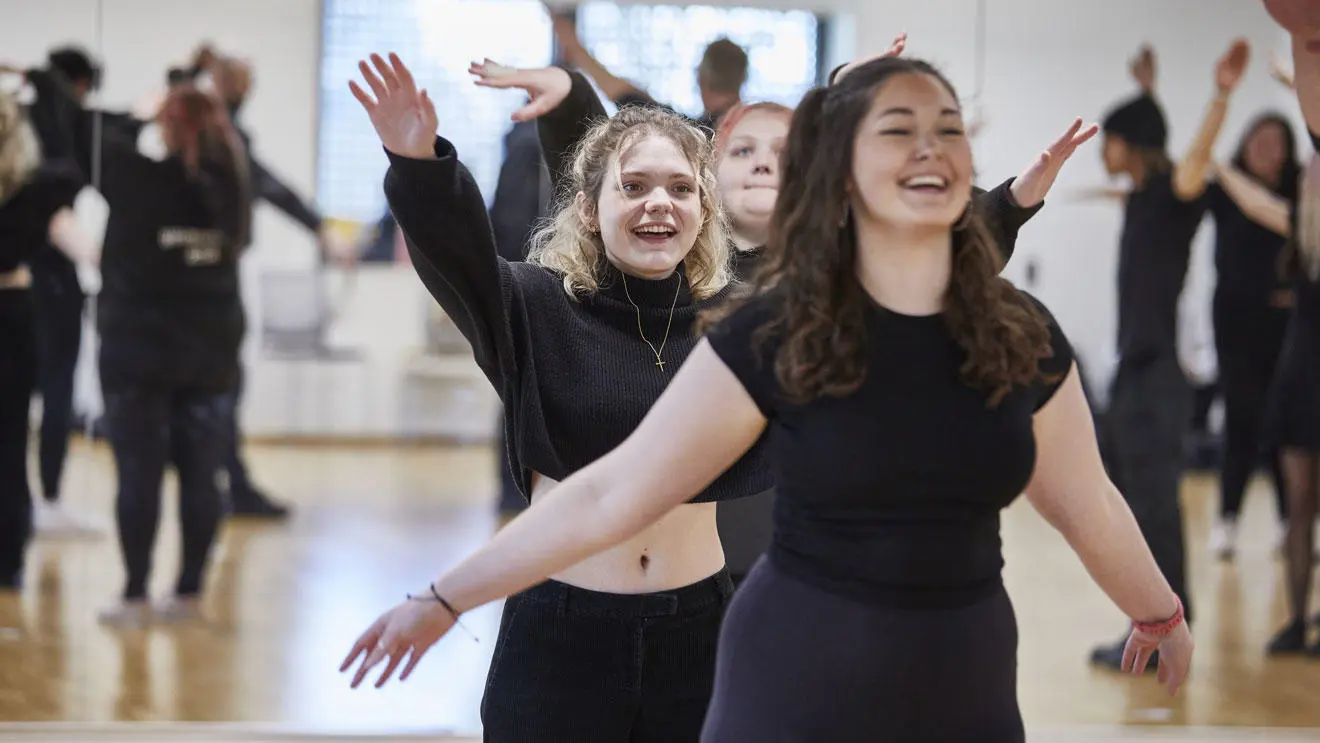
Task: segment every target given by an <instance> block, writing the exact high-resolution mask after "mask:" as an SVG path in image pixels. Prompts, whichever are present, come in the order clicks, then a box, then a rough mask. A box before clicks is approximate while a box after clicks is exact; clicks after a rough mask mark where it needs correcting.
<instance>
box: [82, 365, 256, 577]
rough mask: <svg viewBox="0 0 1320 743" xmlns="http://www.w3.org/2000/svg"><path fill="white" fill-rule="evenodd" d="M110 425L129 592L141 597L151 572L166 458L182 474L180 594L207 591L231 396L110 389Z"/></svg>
mask: <svg viewBox="0 0 1320 743" xmlns="http://www.w3.org/2000/svg"><path fill="white" fill-rule="evenodd" d="M104 396H105V427H106V432H107V434H108V436H109V439H110V446H111V448H112V449H113V451H114V457H115V466H116V468H117V470H118V474H119V494H118V499H117V501H116V503H115V513H116V516H117V522H118V528H119V546H120V549H121V550H122V551H123V557H124V567H125V572H127V574H128V579H127V582H126V585H125V587H124V598H125V599H128V600H134V599H142V598H145V597H146V594H147V583H148V580H149V579H150V577H151V558H152V551H153V549H154V548H155V545H156V530H157V526H158V524H159V522H160V505H161V480H162V478H163V477H164V474H165V467H166V465H167V464H170V463H172V464H173V465H174V469H175V472H176V473H177V474H178V478H179V517H180V521H181V525H182V533H183V539H182V542H183V555H182V560H181V569H180V572H179V578H178V582H177V584H176V586H175V594H176V595H178V596H195V595H197V594H199V593H200V592H201V589H202V585H203V581H204V579H205V572H206V563H207V559H208V558H209V557H210V554H211V545H212V543H213V542H214V541H215V535H216V531H217V530H218V528H219V525H220V512H221V503H220V497H221V494H220V488H219V485H218V483H217V478H218V477H219V475H220V473H221V472H222V471H223V469H224V462H225V443H226V440H227V439H226V434H227V432H228V430H229V426H230V422H229V419H230V418H232V417H233V406H232V400H233V398H232V396H231V395H226V394H217V393H214V392H200V391H195V390H188V389H181V388H176V389H169V388H161V387H147V386H143V387H135V388H127V389H108V390H106V391H105V395H104Z"/></svg>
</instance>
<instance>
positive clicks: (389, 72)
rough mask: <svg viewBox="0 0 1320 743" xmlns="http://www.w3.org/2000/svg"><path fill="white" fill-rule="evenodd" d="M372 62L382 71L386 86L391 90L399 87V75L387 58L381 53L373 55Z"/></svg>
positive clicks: (381, 75) (377, 69)
mask: <svg viewBox="0 0 1320 743" xmlns="http://www.w3.org/2000/svg"><path fill="white" fill-rule="evenodd" d="M371 64H372V65H373V66H374V67H375V68H376V71H377V72H379V73H380V77H381V79H382V80H384V81H385V88H386V90H389V91H391V92H392V91H395V90H398V89H399V77H398V76H397V75H395V74H394V69H393V68H391V67H390V65H389V64H388V63H387V62H386V61H385V58H384V57H382V56H380V55H379V54H373V55H371Z"/></svg>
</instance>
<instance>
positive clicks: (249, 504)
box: [228, 489, 290, 520]
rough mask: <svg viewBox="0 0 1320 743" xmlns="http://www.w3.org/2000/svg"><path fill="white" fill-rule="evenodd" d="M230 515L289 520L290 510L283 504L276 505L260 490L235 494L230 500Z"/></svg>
mask: <svg viewBox="0 0 1320 743" xmlns="http://www.w3.org/2000/svg"><path fill="white" fill-rule="evenodd" d="M228 505H229V514H230V515H231V516H244V517H248V518H261V519H277V520H278V519H287V518H288V517H289V516H290V509H289V507H288V506H286V505H284V504H282V503H276V502H275V501H272V500H271V499H270V498H268V497H266V494H265V493H263V492H261V491H260V490H256V489H253V490H248V491H246V492H242V493H234V494H233V496H232V497H231V498H230V500H229V504H228Z"/></svg>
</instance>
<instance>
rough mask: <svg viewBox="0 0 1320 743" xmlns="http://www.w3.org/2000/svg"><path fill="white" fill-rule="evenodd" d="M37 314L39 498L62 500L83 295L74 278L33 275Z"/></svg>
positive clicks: (46, 272) (71, 418)
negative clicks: (39, 406) (39, 402)
mask: <svg viewBox="0 0 1320 743" xmlns="http://www.w3.org/2000/svg"><path fill="white" fill-rule="evenodd" d="M32 299H33V302H34V304H35V307H36V313H37V369H38V374H37V392H38V394H40V395H41V439H40V441H41V448H40V449H39V454H38V459H39V461H40V464H41V469H40V472H41V493H42V496H43V497H45V499H46V500H47V501H54V500H56V499H57V498H59V496H60V480H61V478H62V477H63V475H64V460H65V458H66V457H67V455H68V453H69V435H70V434H71V433H72V429H73V378H74V370H75V369H76V368H77V366H78V350H79V348H80V347H81V345H82V331H83V304H84V297H83V293H82V289H81V288H80V287H79V286H78V279H77V276H76V275H73V276H69V275H66V274H65V273H63V272H51V271H49V270H47V271H38V270H35V269H34V270H33V283H32Z"/></svg>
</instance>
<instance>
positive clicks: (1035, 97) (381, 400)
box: [0, 0, 1296, 435]
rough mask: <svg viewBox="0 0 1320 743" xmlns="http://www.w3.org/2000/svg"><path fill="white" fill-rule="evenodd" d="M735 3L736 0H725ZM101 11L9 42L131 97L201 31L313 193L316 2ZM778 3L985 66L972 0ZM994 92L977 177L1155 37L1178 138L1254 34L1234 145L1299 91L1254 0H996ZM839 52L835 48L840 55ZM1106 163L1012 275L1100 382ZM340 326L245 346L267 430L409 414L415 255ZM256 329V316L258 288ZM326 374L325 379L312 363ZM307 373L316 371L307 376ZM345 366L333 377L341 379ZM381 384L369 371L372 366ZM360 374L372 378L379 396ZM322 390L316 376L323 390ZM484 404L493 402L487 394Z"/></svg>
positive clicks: (1098, 88)
mask: <svg viewBox="0 0 1320 743" xmlns="http://www.w3.org/2000/svg"><path fill="white" fill-rule="evenodd" d="M712 1H713V2H717V3H721V4H733V3H727V2H726V0H712ZM103 3H104V5H103V8H102V10H103V16H104V26H103V32H102V34H101V37H100V39H98V38H97V36H96V33H95V32H96V23H95V11H96V9H97V3H96V0H46V1H45V2H44V3H42V4H41V10H38V9H37V8H38V4H37V3H32V2H29V1H28V0H0V17H3V18H4V22H3V24H0V49H2V50H4V51H3V52H0V56H4V57H7V58H10V59H15V60H16V61H19V62H29V63H30V62H35V61H38V60H39V59H40V57H41V54H42V53H43V52H44V50H45V49H46V48H47V47H48V46H49V45H50V44H52V43H55V42H58V41H65V40H75V41H81V42H83V43H86V44H88V45H89V46H93V47H96V46H102V47H103V51H102V56H103V58H105V59H106V60H107V65H106V66H107V74H106V78H105V89H104V91H103V94H102V98H103V100H104V101H105V102H106V104H107V105H110V106H120V107H122V106H127V105H129V104H131V103H132V102H133V101H135V100H138V99H139V98H140V97H141V96H142V95H143V94H144V93H145V92H147V91H149V90H151V89H153V88H154V87H155V86H158V85H159V84H160V79H161V75H162V70H163V68H164V67H165V66H166V65H168V64H170V63H174V62H179V61H182V60H183V59H185V58H186V57H187V55H188V53H189V52H190V51H191V49H192V48H193V46H194V45H195V44H196V43H197V41H199V40H201V39H209V40H211V41H213V42H214V43H215V44H217V45H218V46H219V47H220V48H222V49H225V50H228V51H232V52H233V53H236V54H239V55H241V56H245V57H248V58H250V59H251V60H252V61H253V63H254V64H255V67H256V70H257V87H256V89H255V92H254V94H253V96H252V99H251V101H250V103H249V104H248V107H247V108H246V109H245V110H244V112H243V120H244V123H245V124H246V125H247V127H248V128H249V129H250V131H251V132H252V134H253V137H254V147H255V151H256V153H257V155H258V156H259V157H261V158H262V159H263V160H264V161H265V162H266V163H267V164H268V165H269V166H270V167H271V168H272V169H273V170H275V171H276V172H278V173H279V174H280V175H282V176H283V177H284V178H285V179H287V181H288V182H289V183H290V184H291V185H293V186H294V187H295V188H297V189H299V190H301V191H303V192H304V193H308V194H311V193H312V191H313V184H314V174H315V161H314V160H315V151H316V146H315V145H316V142H315V137H316V98H317V87H318V81H317V74H318V71H317V70H318V68H317V57H318V46H319V37H320V25H319V23H320V20H319V3H318V2H316V0H226V2H224V3H206V4H196V3H178V2H172V1H171V0H103ZM756 4H759V5H764V6H768V7H809V8H812V9H814V10H818V11H822V12H838V13H840V14H841V15H840V16H839V21H840V25H839V27H837V28H836V29H835V34H834V36H835V37H836V41H835V43H836V47H835V49H834V50H833V51H834V53H833V54H832V55H831V56H832V57H834V58H835V59H836V60H837V59H838V58H840V57H842V56H847V55H849V54H851V53H852V52H853V51H854V50H855V51H856V52H857V53H864V52H869V51H873V50H878V49H881V48H883V47H885V46H887V45H888V43H889V41H890V39H891V38H892V37H893V35H894V34H895V33H896V32H898V31H900V30H906V31H908V33H909V34H910V41H909V54H911V55H917V56H922V57H926V58H929V59H931V60H932V61H934V62H936V63H938V64H939V65H941V66H942V67H943V68H944V69H945V70H946V71H947V72H948V74H949V75H950V76H951V78H952V79H953V81H954V83H955V85H957V86H958V87H959V89H960V91H961V92H962V93H963V94H964V96H967V97H970V96H972V95H973V94H974V93H975V92H976V91H975V81H976V79H977V65H978V63H977V59H976V51H975V50H976V38H977V36H976V9H977V5H978V2H977V0H925V1H924V2H921V3H913V2H899V1H898V0H809V1H807V2H794V1H793V0H762V1H761V2H758V3H756ZM984 4H985V6H986V7H987V16H986V28H987V44H986V58H985V64H984V69H983V73H984V79H985V88H984V91H982V93H983V95H982V97H981V98H980V100H979V101H974V103H979V104H980V105H981V106H983V108H984V110H985V113H986V116H987V118H988V122H989V125H988V127H987V128H986V129H985V131H984V133H983V134H982V135H981V138H980V140H979V141H978V142H977V156H978V167H979V169H980V171H981V174H982V181H983V182H985V183H994V182H998V181H999V180H1001V179H1003V178H1005V177H1007V176H1010V175H1014V174H1016V173H1018V172H1019V171H1020V170H1021V169H1022V167H1023V166H1024V165H1025V164H1026V163H1027V162H1029V161H1030V159H1031V158H1032V157H1034V156H1035V155H1036V154H1037V153H1038V152H1039V150H1040V149H1041V148H1042V147H1044V146H1045V145H1046V144H1047V143H1048V142H1050V141H1051V140H1052V139H1053V138H1054V137H1056V136H1057V135H1058V134H1059V133H1060V132H1061V131H1062V129H1063V128H1064V127H1065V126H1067V124H1068V123H1069V122H1070V121H1071V120H1072V118H1073V117H1074V116H1084V117H1087V118H1088V119H1090V120H1094V119H1097V118H1099V117H1100V116H1102V115H1103V113H1104V112H1105V110H1106V109H1107V108H1108V107H1109V106H1110V105H1112V104H1113V103H1114V102H1116V101H1118V100H1119V99H1121V98H1122V97H1124V96H1126V95H1128V94H1130V93H1131V92H1132V90H1133V86H1132V83H1131V81H1130V79H1129V78H1128V76H1127V66H1126V60H1127V59H1128V58H1129V56H1130V55H1131V54H1132V53H1133V52H1134V51H1135V49H1136V48H1137V47H1138V46H1139V45H1140V44H1141V43H1143V42H1150V43H1152V44H1154V45H1155V47H1156V49H1157V51H1158V52H1159V53H1160V83H1161V86H1160V93H1161V97H1162V99H1163V102H1164V104H1165V107H1166V111H1167V114H1168V117H1169V120H1170V126H1171V130H1172V131H1171V138H1170V145H1171V150H1172V151H1173V152H1175V153H1176V152H1180V151H1182V150H1183V149H1184V148H1185V147H1186V145H1187V143H1188V142H1189V141H1190V139H1191V137H1192V136H1193V133H1194V131H1195V128H1196V126H1197V125H1198V122H1199V116H1200V115H1201V112H1202V110H1203V108H1204V106H1205V103H1206V102H1207V101H1208V99H1209V96H1210V94H1211V87H1212V85H1211V68H1212V65H1213V63H1214V60H1215V59H1216V57H1217V56H1218V55H1219V54H1220V53H1221V51H1222V50H1223V49H1224V48H1225V47H1226V46H1227V44H1228V42H1229V40H1230V39H1231V38H1232V37H1233V36H1235V35H1239V34H1240V35H1244V36H1246V37H1248V38H1249V39H1250V40H1251V41H1252V42H1253V43H1254V44H1255V46H1256V51H1255V54H1254V57H1253V60H1252V67H1251V69H1250V71H1249V73H1248V76H1247V79H1246V81H1245V82H1244V83H1243V86H1242V89H1241V92H1240V93H1239V94H1238V96H1237V97H1236V99H1235V101H1234V105H1233V108H1232V111H1231V113H1230V116H1229V120H1228V123H1227V125H1226V127H1225V130H1224V135H1223V137H1222V140H1221V148H1220V150H1221V152H1222V153H1225V154H1226V153H1227V152H1228V151H1229V150H1230V149H1231V148H1232V146H1233V144H1234V143H1235V142H1236V140H1237V138H1238V136H1239V135H1240V133H1241V130H1242V128H1243V126H1244V123H1245V121H1246V119H1247V118H1249V117H1250V116H1252V115H1254V114H1255V113H1256V112H1257V111H1258V110H1260V109H1262V108H1264V107H1266V106H1272V107H1277V108H1281V109H1283V110H1285V111H1288V112H1294V111H1295V109H1296V105H1295V103H1294V102H1292V99H1291V98H1290V97H1289V96H1287V95H1286V94H1284V93H1283V92H1282V91H1281V90H1280V89H1279V88H1278V86H1277V85H1275V84H1274V83H1272V82H1271V81H1270V80H1269V79H1268V77H1267V74H1266V72H1267V64H1268V49H1269V48H1271V47H1274V46H1275V45H1278V47H1279V48H1280V49H1283V47H1282V40H1283V36H1282V35H1281V34H1280V33H1279V32H1278V31H1277V29H1276V28H1275V27H1274V26H1273V25H1272V24H1271V22H1270V21H1269V19H1268V17H1267V16H1266V14H1265V13H1264V11H1263V10H1261V8H1260V6H1259V4H1258V3H1257V2H1254V0H1161V2H1158V3H1151V2H1148V0H1110V2H1104V3H1100V2H1057V1H1056V0H985V2H984ZM831 61H834V60H831ZM1105 182H1106V178H1105V176H1104V174H1103V172H1102V170H1101V167H1100V163H1099V148H1098V146H1096V145H1092V146H1088V147H1087V148H1085V149H1083V150H1082V151H1081V152H1079V153H1078V154H1077V157H1076V158H1075V159H1074V161H1073V162H1071V163H1069V165H1068V167H1067V168H1066V169H1065V171H1064V173H1063V175H1062V177H1061V178H1060V180H1059V183H1058V184H1057V186H1056V190H1055V193H1054V196H1053V198H1052V199H1051V201H1050V205H1049V207H1048V208H1047V209H1046V210H1044V211H1043V212H1042V213H1041V214H1040V215H1038V216H1037V217H1036V218H1035V220H1033V222H1032V223H1031V225H1029V226H1028V228H1027V229H1026V230H1025V231H1024V233H1023V235H1022V240H1021V242H1020V244H1019V248H1018V256H1017V257H1016V258H1015V259H1014V261H1013V262H1012V264H1011V265H1010V266H1009V269H1008V274H1009V275H1010V276H1011V277H1012V278H1014V279H1015V280H1019V281H1021V280H1022V279H1023V278H1024V275H1025V267H1026V265H1027V264H1028V263H1029V262H1030V261H1033V260H1034V261H1036V262H1037V264H1038V267H1039V271H1038V284H1037V285H1036V286H1034V287H1032V289H1033V291H1035V292H1036V293H1037V294H1038V295H1039V296H1040V297H1041V298H1042V299H1043V300H1044V301H1045V302H1046V303H1047V304H1048V305H1049V306H1050V307H1051V309H1052V310H1054V312H1055V314H1056V315H1057V316H1058V317H1059V319H1060V321H1061V322H1062V323H1063V325H1064V326H1065V328H1066V329H1067V331H1068V332H1069V334H1070V335H1071V337H1072V339H1073V341H1074V344H1075V345H1076V346H1077V347H1078V349H1079V351H1080V352H1081V353H1082V354H1083V355H1084V357H1085V359H1086V360H1087V361H1088V362H1089V366H1090V368H1089V372H1090V376H1091V377H1092V379H1093V381H1095V382H1098V383H1099V382H1103V381H1104V380H1105V379H1107V377H1108V374H1109V363H1110V355H1111V353H1112V347H1113V340H1112V339H1113V335H1114V327H1115V301H1114V283H1115V268H1114V266H1115V259H1116V253H1117V237H1118V230H1119V226H1120V212H1119V209H1118V208H1116V207H1114V206H1103V205H1101V206H1092V205H1079V204H1072V203H1068V199H1067V193H1068V191H1070V190H1074V189H1077V188H1079V187H1083V186H1090V185H1100V184H1104V183H1105ZM1210 233H1211V228H1210V227H1209V226H1207V227H1206V229H1204V230H1203V233H1202V236H1201V237H1202V244H1201V247H1200V249H1199V252H1198V254H1197V257H1196V259H1195V261H1194V263H1195V268H1194V271H1193V277H1192V279H1191V280H1190V285H1189V291H1188V292H1187V295H1186V300H1187V302H1188V303H1190V304H1193V305H1198V304H1204V303H1205V301H1206V299H1207V297H1208V290H1209V286H1210V284H1211V281H1212V278H1213V277H1212V271H1210V270H1209V269H1208V266H1209V262H1208V244H1207V243H1206V240H1207V239H1208V238H1209V237H1210ZM255 234H256V239H257V242H256V245H255V246H254V249H253V252H252V254H251V255H250V256H249V258H248V259H247V260H246V263H245V265H244V273H245V280H246V281H247V291H248V294H249V296H250V298H251V299H253V300H255V298H256V297H255V293H256V288H257V284H258V282H257V278H258V276H259V274H260V273H261V272H262V271H263V270H264V269H267V268H270V267H281V266H282V267H307V266H310V265H311V262H312V256H313V244H312V241H311V239H310V237H309V236H308V235H307V234H306V233H305V231H303V230H302V229H301V228H300V227H298V226H296V225H294V224H293V223H291V222H289V221H288V220H287V219H285V218H284V217H283V216H282V215H280V214H278V213H276V212H275V211H274V210H273V209H271V208H270V207H266V206H263V207H262V208H261V209H260V210H259V212H258V216H257V225H256V233H255ZM351 296H352V301H351V302H350V303H349V305H348V306H347V311H346V316H345V319H344V321H343V323H341V325H340V327H339V330H338V334H337V337H336V342H337V343H339V344H344V345H350V346H358V347H361V348H364V349H366V356H367V357H368V362H369V363H367V364H364V365H359V366H357V367H353V368H345V367H337V368H336V369H335V370H330V371H326V370H324V369H323V370H320V371H316V372H313V371H309V369H308V368H307V366H306V365H288V364H280V363H274V362H267V361H263V360H262V359H260V358H259V357H258V356H257V354H255V352H253V350H252V349H249V359H250V362H251V367H250V368H251V377H252V385H251V388H250V395H249V398H250V399H249V400H248V403H247V405H246V409H245V422H246V424H247V427H248V429H249V431H250V432H251V433H253V434H262V433H288V432H303V433H307V432H319V433H325V434H336V433H337V434H348V435H374V434H391V433H399V432H400V431H402V430H404V429H405V428H406V423H405V416H404V415H403V412H402V411H403V409H404V408H406V406H407V405H408V403H407V396H406V395H404V394H403V393H402V391H401V390H400V389H399V384H398V379H399V377H400V376H401V369H402V367H403V365H404V363H405V362H404V361H401V359H403V358H405V357H406V356H407V355H408V353H409V350H410V349H414V348H416V347H417V346H420V344H421V342H422V338H421V327H420V322H419V319H420V315H419V312H418V311H416V310H414V309H413V308H414V307H417V306H418V305H419V304H423V303H424V302H425V301H426V297H425V294H424V293H423V292H422V291H421V289H420V287H419V285H418V284H417V282H416V281H415V280H414V279H412V278H411V276H410V273H409V272H408V271H407V270H402V271H399V270H397V269H395V272H394V273H391V269H375V268H373V269H366V270H365V271H364V274H363V276H362V277H360V279H359V282H358V285H357V287H356V289H355V291H354V292H353V294H352V295H351ZM249 306H250V307H252V310H253V316H252V318H251V320H252V325H253V327H254V328H255V327H258V326H259V324H260V319H261V318H260V306H259V303H257V302H255V301H252V302H250V304H249ZM309 375H313V376H309ZM309 379H314V380H319V381H318V382H317V384H312V383H311V382H309V381H308V380H309ZM332 380H337V381H332ZM368 380H369V381H368ZM358 384H369V385H370V388H371V389H372V390H373V392H372V394H371V396H370V397H369V398H366V399H364V397H363V395H362V394H360V393H359V389H360V388H358V387H357V385H358ZM318 387H319V390H318ZM478 407H480V405H478Z"/></svg>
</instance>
